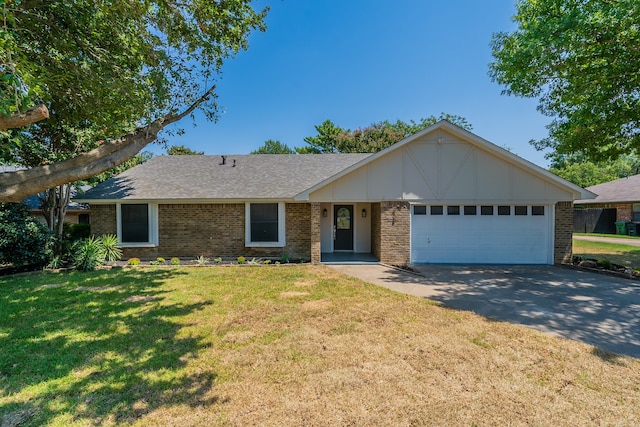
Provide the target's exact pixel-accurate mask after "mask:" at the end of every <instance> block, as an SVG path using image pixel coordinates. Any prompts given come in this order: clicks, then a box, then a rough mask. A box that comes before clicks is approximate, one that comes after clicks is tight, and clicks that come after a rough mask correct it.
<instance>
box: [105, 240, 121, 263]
mask: <svg viewBox="0 0 640 427" xmlns="http://www.w3.org/2000/svg"><path fill="white" fill-rule="evenodd" d="M100 240H101V241H102V245H103V246H104V259H105V261H108V262H115V261H118V260H119V259H120V258H122V249H120V246H118V237H117V236H116V235H114V234H105V235H103V236H102V237H100Z"/></svg>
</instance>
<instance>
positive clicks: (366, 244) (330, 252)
mask: <svg viewBox="0 0 640 427" xmlns="http://www.w3.org/2000/svg"><path fill="white" fill-rule="evenodd" d="M319 213H320V262H322V263H370V262H378V258H376V257H375V256H374V255H372V253H371V252H372V251H371V234H372V232H371V229H372V227H371V224H372V215H371V203H363V202H353V203H349V202H340V203H328V202H327V203H320V212H319Z"/></svg>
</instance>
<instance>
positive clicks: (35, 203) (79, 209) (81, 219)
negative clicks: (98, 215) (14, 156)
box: [0, 166, 91, 224]
mask: <svg viewBox="0 0 640 427" xmlns="http://www.w3.org/2000/svg"><path fill="white" fill-rule="evenodd" d="M22 169H25V168H23V167H20V166H0V173H3V172H13V171H17V170H22ZM89 188H91V187H89V186H88V185H87V186H83V187H82V191H85V190H88V189H89ZM72 194H73V193H72ZM22 203H24V204H25V205H26V206H27V208H28V209H29V212H30V213H31V216H33V217H34V218H36V219H37V220H38V221H41V222H43V223H46V220H45V219H44V216H43V215H42V209H40V205H41V204H42V202H41V200H40V198H39V197H38V195H37V194H34V195H32V196H29V197H27V198H26V199H24V200H22ZM90 213H91V212H90V210H89V206H88V205H87V204H83V203H77V202H75V201H71V202H69V205H68V207H67V213H66V215H65V217H64V222H70V223H72V224H78V223H82V224H89V215H90Z"/></svg>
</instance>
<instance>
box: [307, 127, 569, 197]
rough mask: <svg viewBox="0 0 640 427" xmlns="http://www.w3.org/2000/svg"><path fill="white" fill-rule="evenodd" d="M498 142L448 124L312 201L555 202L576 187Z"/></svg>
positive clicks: (313, 194)
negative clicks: (523, 161)
mask: <svg viewBox="0 0 640 427" xmlns="http://www.w3.org/2000/svg"><path fill="white" fill-rule="evenodd" d="M496 148H497V147H493V148H490V147H487V146H486V145H483V144H480V143H477V142H475V141H472V140H468V139H465V138H463V137H462V136H460V135H457V134H456V133H454V132H448V131H447V130H446V129H443V128H440V129H435V130H434V131H432V132H429V133H426V134H423V135H422V136H420V137H418V138H416V139H414V140H412V141H409V142H408V143H405V144H403V145H402V146H400V147H398V149H395V150H390V151H388V152H387V153H385V154H384V155H382V156H379V157H377V158H375V159H373V160H372V161H370V162H367V163H366V164H364V165H363V166H361V167H359V168H357V169H355V170H353V171H351V172H349V173H347V174H346V175H344V176H342V177H340V178H338V179H336V180H334V181H332V182H329V183H327V185H325V186H323V187H320V188H318V189H316V191H313V192H311V193H310V194H309V200H311V201H336V202H338V201H354V202H355V201H379V200H406V201H415V202H432V201H433V202H435V201H438V202H440V203H448V202H459V203H473V202H486V203H488V202H495V203H502V202H516V203H517V202H522V203H525V202H530V203H533V202H535V203H544V202H546V203H555V202H556V201H558V200H573V198H574V195H573V194H572V192H571V190H570V189H568V188H566V187H564V186H562V185H560V184H558V183H555V182H553V181H552V180H550V179H545V177H544V176H543V175H542V174H540V173H536V172H534V171H533V170H531V169H530V168H527V167H526V166H524V165H523V164H519V163H518V162H514V161H513V160H511V159H510V158H509V156H507V155H500V150H499V149H498V150H496Z"/></svg>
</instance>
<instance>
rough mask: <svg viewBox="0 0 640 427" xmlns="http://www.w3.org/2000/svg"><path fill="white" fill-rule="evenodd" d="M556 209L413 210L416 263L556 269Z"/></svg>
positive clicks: (439, 207) (454, 207)
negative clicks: (543, 265)
mask: <svg viewBox="0 0 640 427" xmlns="http://www.w3.org/2000/svg"><path fill="white" fill-rule="evenodd" d="M552 213H553V206H550V205H464V206H460V205H447V206H443V205H413V206H412V212H411V262H412V263H413V264H420V263H435V264H441V263H454V264H551V263H553V239H552V230H553V215H552Z"/></svg>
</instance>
